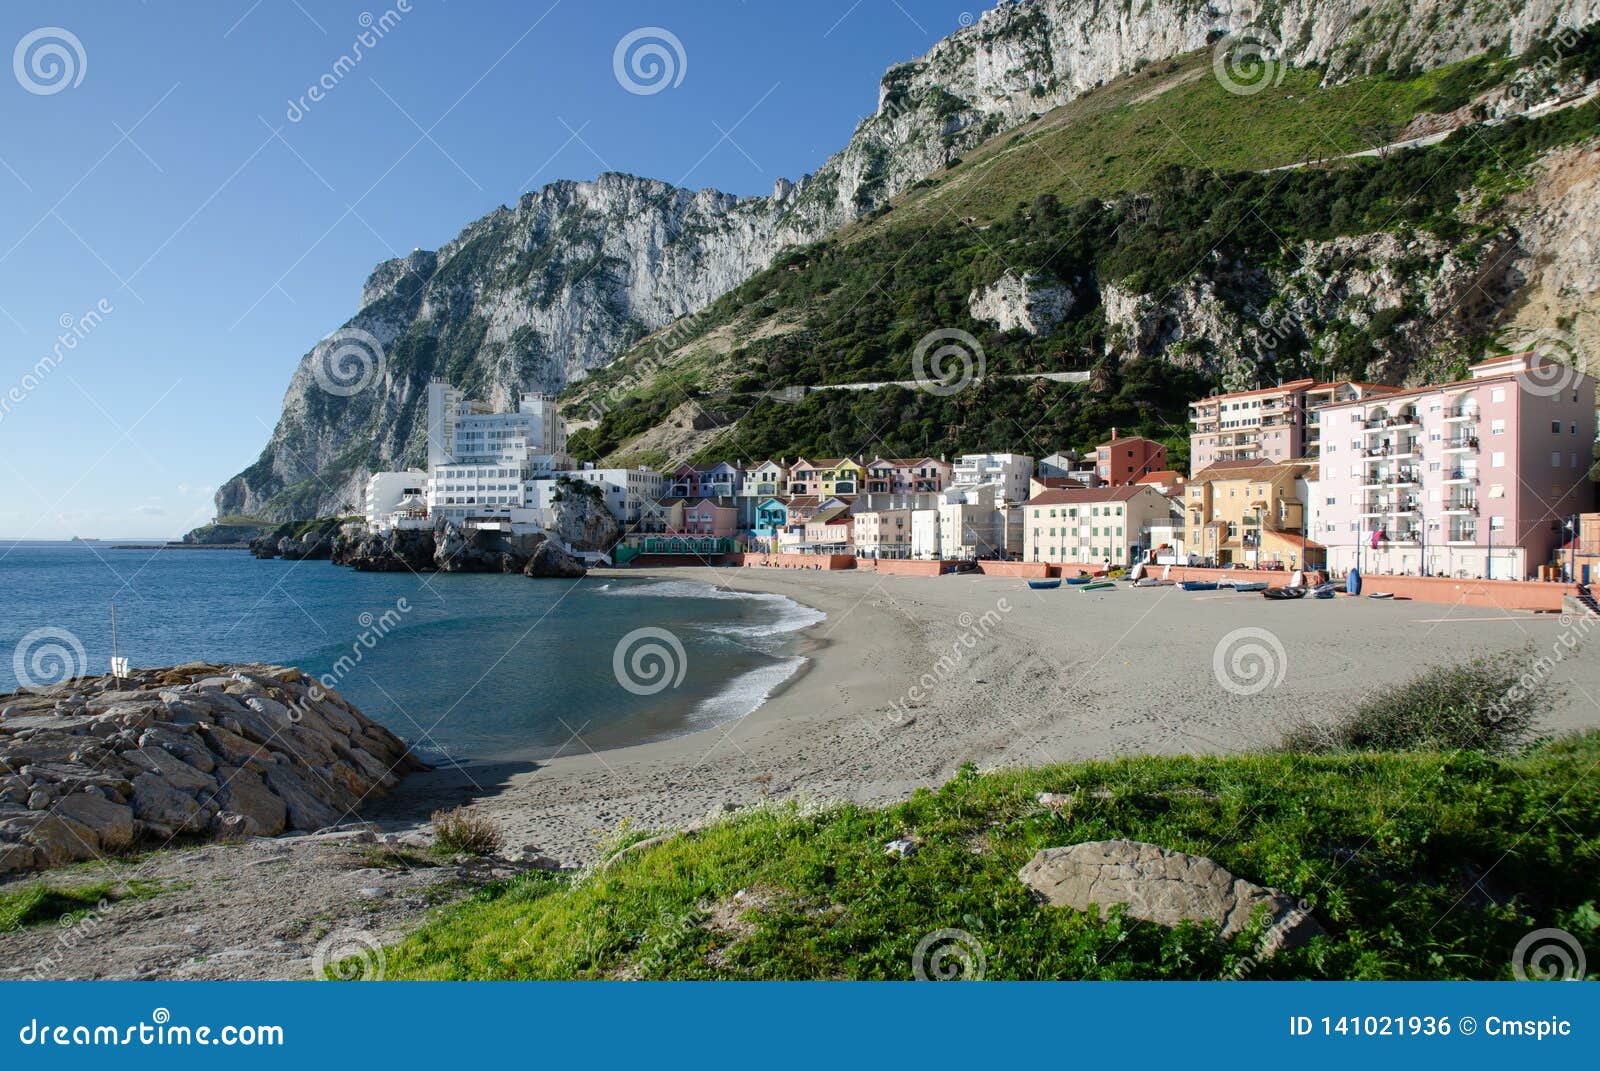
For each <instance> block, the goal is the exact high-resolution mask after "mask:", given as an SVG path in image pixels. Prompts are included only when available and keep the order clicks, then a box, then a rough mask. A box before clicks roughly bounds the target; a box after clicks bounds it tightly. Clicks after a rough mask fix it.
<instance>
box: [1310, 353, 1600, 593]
mask: <svg viewBox="0 0 1600 1071" xmlns="http://www.w3.org/2000/svg"><path fill="white" fill-rule="evenodd" d="M1471 372H1472V377H1471V378H1470V379H1466V380H1462V381H1460V382H1456V383H1446V384H1443V385H1440V386H1431V387H1419V388H1416V389H1414V390H1402V391H1392V392H1388V393H1384V394H1382V395H1378V396H1369V397H1366V398H1363V399H1361V400H1359V401H1348V402H1342V403H1336V404H1332V405H1328V406H1325V407H1323V408H1322V409H1321V410H1319V411H1318V414H1317V415H1318V417H1319V422H1320V426H1321V439H1322V443H1321V447H1322V450H1321V461H1322V464H1321V480H1320V482H1319V484H1318V486H1317V488H1316V491H1315V494H1316V495H1317V497H1318V501H1317V503H1316V508H1315V509H1314V513H1315V515H1316V516H1317V517H1318V528H1319V530H1318V531H1315V532H1311V533H1308V534H1309V535H1310V536H1311V538H1313V539H1316V540H1317V541H1318V542H1321V543H1323V544H1325V545H1326V546H1327V548H1328V564H1329V566H1330V567H1332V568H1333V569H1336V570H1343V569H1348V568H1350V567H1351V566H1352V565H1357V564H1359V566H1360V568H1361V569H1362V571H1363V572H1367V573H1384V572H1400V573H1416V572H1419V571H1425V572H1427V573H1428V574H1430V575H1444V576H1461V577H1490V578H1494V579H1501V580H1513V579H1514V580H1521V579H1527V578H1529V577H1531V576H1532V575H1534V574H1535V573H1536V572H1537V570H1538V567H1539V566H1541V565H1544V564H1546V563H1548V562H1550V561H1551V560H1552V559H1553V556H1554V551H1555V549H1556V548H1557V547H1558V546H1560V545H1561V544H1562V543H1563V542H1564V541H1565V539H1566V536H1565V535H1563V532H1562V524H1563V522H1565V521H1566V520H1568V519H1569V518H1571V517H1572V516H1574V515H1577V514H1581V513H1585V512H1588V511H1590V510H1592V509H1593V507H1594V483H1593V481H1592V479H1591V476H1590V467H1591V463H1592V453H1593V446H1594V441H1595V380H1594V378H1593V377H1591V376H1588V375H1585V374H1583V373H1582V372H1579V371H1577V370H1576V369H1572V368H1568V367H1566V366H1565V365H1560V364H1555V363H1553V362H1550V361H1548V360H1545V359H1543V358H1541V357H1539V356H1537V355H1535V354H1514V355H1512V356H1508V357H1500V358H1496V359H1494V360H1490V361H1484V362H1483V363H1481V364H1476V365H1473V366H1472V369H1471Z"/></svg>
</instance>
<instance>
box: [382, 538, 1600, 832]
mask: <svg viewBox="0 0 1600 1071" xmlns="http://www.w3.org/2000/svg"><path fill="white" fill-rule="evenodd" d="M630 575H635V576H658V577H660V578H663V579H674V580H685V579H692V580H699V581H704V582H705V583H708V584H717V585H725V586H727V587H730V588H733V589H737V590H748V591H752V592H775V593H778V594H782V595H785V596H787V597H789V598H791V599H794V600H795V601H797V602H800V603H803V604H805V605H808V606H811V607H814V608H816V609H819V610H821V611H823V612H824V613H826V614H827V617H826V619H825V620H823V621H822V622H820V623H819V624H817V625H815V626H813V627H812V628H810V629H808V630H807V631H806V633H805V634H804V639H805V646H806V648H807V649H806V651H805V653H806V656H807V658H808V659H809V661H808V663H807V664H806V666H805V667H804V668H803V669H802V670H801V671H800V672H799V673H798V674H797V675H796V676H795V677H794V678H793V679H791V680H790V681H789V682H788V683H787V684H786V685H784V686H783V687H782V688H781V689H780V690H779V691H777V693H776V694H774V695H773V696H771V697H770V698H769V699H768V701H767V702H766V703H764V704H763V705H762V706H761V707H760V708H759V709H757V710H756V711H755V712H754V713H753V714H750V715H749V716H747V717H745V718H742V719H740V720H738V721H735V722H732V723H730V724H726V725H722V726H719V727H717V728H714V729H708V730H705V731H702V732H698V733H693V734H689V735H686V736H681V737H677V738H674V739H670V740H665V741H660V742H656V743H651V744H646V745H640V746H636V747H626V748H618V749H613V750H604V751H594V750H591V749H590V748H589V746H588V744H587V743H586V742H585V741H584V740H583V738H582V737H581V736H577V737H574V738H573V739H572V740H571V741H570V742H569V743H568V745H567V746H566V747H565V748H564V749H563V751H562V752H561V753H560V754H559V755H558V756H557V757H556V758H554V759H553V760H551V761H548V762H543V763H540V764H538V765H537V766H536V767H529V766H527V765H522V766H505V765H493V764H486V765H479V766H467V767H464V768H461V769H459V770H456V769H441V770H438V771H435V772H432V773H426V774H419V775H413V776H412V777H411V778H408V779H407V782H406V784H405V785H404V786H403V787H402V788H401V790H400V791H399V792H398V793H397V794H396V796H395V797H394V798H393V799H391V800H390V801H387V802H385V803H384V804H382V805H381V806H380V807H379V808H378V809H377V810H376V812H375V814H374V817H376V818H378V819H380V820H387V821H391V822H397V823H398V822H400V821H403V820H405V819H412V820H414V819H415V817H416V816H417V815H419V814H422V813H424V812H425V811H427V810H428V809H430V808H432V807H434V806H439V805H445V804H451V803H455V802H465V801H467V800H469V799H474V798H475V799H477V801H478V803H479V806H480V807H481V808H482V809H484V810H486V811H488V812H489V813H490V814H492V815H493V816H494V817H495V818H496V819H497V820H499V821H500V822H501V823H502V824H503V825H504V827H505V829H506V831H507V833H508V836H509V843H510V844H512V845H518V846H520V845H529V846H535V847H537V848H538V849H539V850H540V851H542V852H543V853H545V854H547V855H549V856H552V857H554V858H556V859H559V860H562V861H563V862H574V863H581V862H585V861H589V860H592V859H593V858H594V856H595V853H596V848H597V845H598V843H599V841H600V839H601V838H602V837H604V836H605V835H606V834H607V833H609V832H611V831H613V830H615V829H617V828H618V826H620V825H621V824H622V823H624V822H628V823H632V824H633V826H635V827H640V828H645V829H658V828H668V827H680V826H684V825H687V824H691V823H694V822H696V821H700V820H703V819H704V818H705V817H706V816H708V815H715V814H717V813H720V812H722V811H725V810H729V809H733V808H738V807H744V806H749V805H751V804H755V803H758V802H760V801H762V800H764V799H774V798H776V799H787V798H800V799H804V800H808V801H829V800H851V801H857V802H884V801H891V800H896V799H900V798H903V797H905V796H906V795H908V794H910V793H911V792H912V791H914V790H915V789H917V788H919V787H922V786H933V785H938V784H940V783H942V782H943V781H945V780H947V779H948V778H949V777H950V776H951V775H952V774H953V773H954V772H955V771H956V770H957V769H958V768H959V767H960V766H961V765H962V764H963V763H967V762H972V763H976V764H977V765H978V766H979V768H981V769H991V768H995V767H1001V766H1020V765H1037V764H1041V763H1049V762H1061V761H1067V760H1074V759H1088V758H1098V757H1108V756H1116V755H1123V754H1130V753H1161V754H1172V753H1199V754H1217V753H1226V752H1235V751H1244V750H1251V749H1260V748H1265V747H1271V746H1273V745H1274V744H1275V743H1276V742H1277V741H1278V740H1279V739H1280V736H1281V734H1282V732H1283V731H1284V730H1285V729H1286V728H1288V727H1290V726H1292V725H1294V724H1296V723H1298V722H1300V721H1302V720H1307V719H1309V720H1319V719H1328V718H1332V717H1335V716H1337V715H1339V714H1340V713H1342V712H1344V711H1347V710H1350V709H1352V708H1353V707H1354V706H1355V705H1356V704H1357V703H1359V702H1360V701H1361V700H1362V699H1363V698H1365V697H1367V696H1369V695H1372V694H1376V693H1381V692H1382V690H1383V689H1385V688H1388V687H1392V686H1394V685H1396V684H1399V683H1402V682H1404V681H1406V680H1408V679H1410V678H1411V677H1413V676H1414V675H1415V674H1416V673H1418V672H1419V671H1420V670H1421V669H1423V668H1424V667H1426V666H1429V665H1433V664H1438V663H1447V662H1454V661H1460V660H1462V659H1466V658H1469V657H1471V656H1473V655H1475V654H1480V653H1484V652H1487V651H1491V650H1507V649H1511V650H1517V649H1521V648H1528V649H1530V650H1531V652H1532V655H1531V656H1530V659H1529V665H1530V670H1533V663H1534V658H1536V657H1538V656H1541V655H1542V656H1553V654H1554V653H1555V652H1557V651H1560V652H1561V653H1562V654H1565V656H1566V657H1565V658H1564V659H1563V660H1561V661H1560V662H1559V663H1557V664H1556V665H1555V667H1554V669H1553V671H1552V672H1551V676H1552V678H1553V679H1554V680H1555V681H1556V682H1557V683H1558V684H1559V685H1560V686H1562V688H1563V689H1564V691H1565V693H1566V694H1565V695H1564V696H1563V698H1562V699H1561V700H1560V701H1559V703H1558V704H1557V705H1556V707H1555V708H1554V709H1552V710H1551V711H1550V713H1549V716H1548V717H1547V718H1546V720H1545V723H1544V725H1543V726H1542V728H1543V730H1544V731H1546V732H1550V733H1559V732H1564V731H1570V730H1574V729H1579V728H1588V727H1595V726H1600V702H1597V701H1596V697H1600V660H1597V659H1596V657H1595V655H1594V651H1593V650H1592V649H1590V648H1589V647H1588V646H1587V645H1586V646H1585V647H1584V648H1583V649H1582V650H1580V651H1579V652H1578V653H1576V654H1572V653H1569V652H1567V650H1566V648H1565V647H1564V646H1563V645H1562V643H1561V640H1562V638H1563V637H1565V638H1566V640H1567V641H1568V643H1572V642H1574V641H1579V640H1582V639H1583V638H1584V637H1585V636H1590V635H1591V634H1592V633H1600V628H1596V627H1595V626H1596V625H1600V619H1564V618H1562V617H1560V616H1558V615H1555V614H1533V613H1527V612H1522V611H1501V610H1491V609H1484V608H1480V607H1468V606H1450V605H1442V604H1437V603H1426V602H1413V601H1403V602H1380V601H1372V600H1365V599H1362V600H1355V599H1346V598H1343V597H1340V598H1338V599H1335V600H1331V601H1316V600H1304V601H1300V602H1288V603H1272V602H1268V601H1266V600H1263V599H1262V598H1260V596H1258V595H1254V594H1234V593H1230V592H1184V591H1181V590H1178V589H1177V588H1148V589H1133V588H1131V587H1129V586H1128V585H1119V586H1118V587H1117V588H1116V589H1115V590H1111V591H1106V592H1093V593H1084V592H1081V591H1077V590H1074V589H1070V588H1067V587H1063V588H1061V589H1059V590H1055V591H1033V590H1031V589H1029V588H1028V586H1027V584H1026V582H1025V581H1022V580H1013V579H1007V578H998V577H984V576H944V577H900V576H886V575H879V574H876V573H871V572H848V571H847V572H837V573H828V572H793V571H783V570H768V569H712V568H683V569H668V570H658V571H642V572H640V573H635V574H630ZM644 623H646V624H653V625H659V626H662V627H666V628H670V627H671V624H672V623H671V622H670V621H651V622H644ZM1240 630H1255V631H1244V632H1241V631H1240ZM1595 638H1600V637H1595ZM1534 671H1535V672H1537V670H1534Z"/></svg>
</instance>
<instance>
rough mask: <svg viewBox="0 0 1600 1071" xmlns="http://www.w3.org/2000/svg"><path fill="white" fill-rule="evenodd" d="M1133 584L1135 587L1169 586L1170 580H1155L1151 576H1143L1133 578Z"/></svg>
mask: <svg viewBox="0 0 1600 1071" xmlns="http://www.w3.org/2000/svg"><path fill="white" fill-rule="evenodd" d="M1133 586H1134V587H1136V588H1170V587H1171V586H1172V581H1170V580H1157V579H1156V578H1155V577H1153V576H1145V577H1140V578H1139V579H1138V580H1135V581H1134V582H1133Z"/></svg>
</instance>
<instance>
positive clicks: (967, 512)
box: [939, 459, 1032, 558]
mask: <svg viewBox="0 0 1600 1071" xmlns="http://www.w3.org/2000/svg"><path fill="white" fill-rule="evenodd" d="M963 460H964V459H963ZM958 471H959V469H958ZM1029 471H1030V472H1031V471H1032V461H1031V460H1030V461H1029ZM1026 481H1027V477H1024V483H1026ZM998 491H999V488H998V487H997V486H996V485H995V484H992V483H982V484H975V485H966V486H961V485H957V486H955V487H951V488H947V489H946V490H944V491H942V492H940V494H939V553H940V556H942V557H945V558H998V557H1002V556H1003V555H1004V553H1005V547H1006V516H1005V514H1004V513H1003V512H1002V511H1001V509H1000V507H999V505H998V503H997V498H998V497H999V496H998Z"/></svg>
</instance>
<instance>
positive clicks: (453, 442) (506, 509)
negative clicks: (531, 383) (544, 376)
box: [428, 380, 573, 524]
mask: <svg viewBox="0 0 1600 1071" xmlns="http://www.w3.org/2000/svg"><path fill="white" fill-rule="evenodd" d="M566 450H567V431H566V424H565V422H564V421H563V420H562V419H561V415H560V413H559V412H558V411H557V410H556V404H555V399H554V398H552V397H550V396H548V395H545V394H538V393H526V394H523V395H522V396H521V399H520V400H519V402H518V407H517V410H516V411H515V412H511V413H497V412H494V411H493V410H492V409H490V408H489V407H488V406H486V405H484V404H483V403H481V402H477V401H473V400H471V399H469V398H467V397H466V395H465V394H464V393H463V392H462V391H459V390H457V389H456V388H454V387H452V386H450V385H449V384H448V383H444V382H441V381H438V380H435V381H434V382H432V383H430V384H428V510H429V513H430V514H431V516H433V517H434V518H435V519H439V518H443V519H446V520H452V521H456V522H461V521H465V520H467V519H468V518H477V519H486V520H498V521H509V522H510V523H512V524H525V523H537V521H536V518H534V517H531V516H529V515H527V514H526V513H524V512H523V511H524V510H525V509H526V508H527V507H526V498H527V495H526V489H525V486H524V485H525V484H526V483H527V481H529V480H534V479H538V478H541V477H543V478H553V477H554V474H555V473H557V472H562V471H567V470H570V469H572V468H573V463H572V459H571V457H570V456H568V454H567V452H566Z"/></svg>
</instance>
